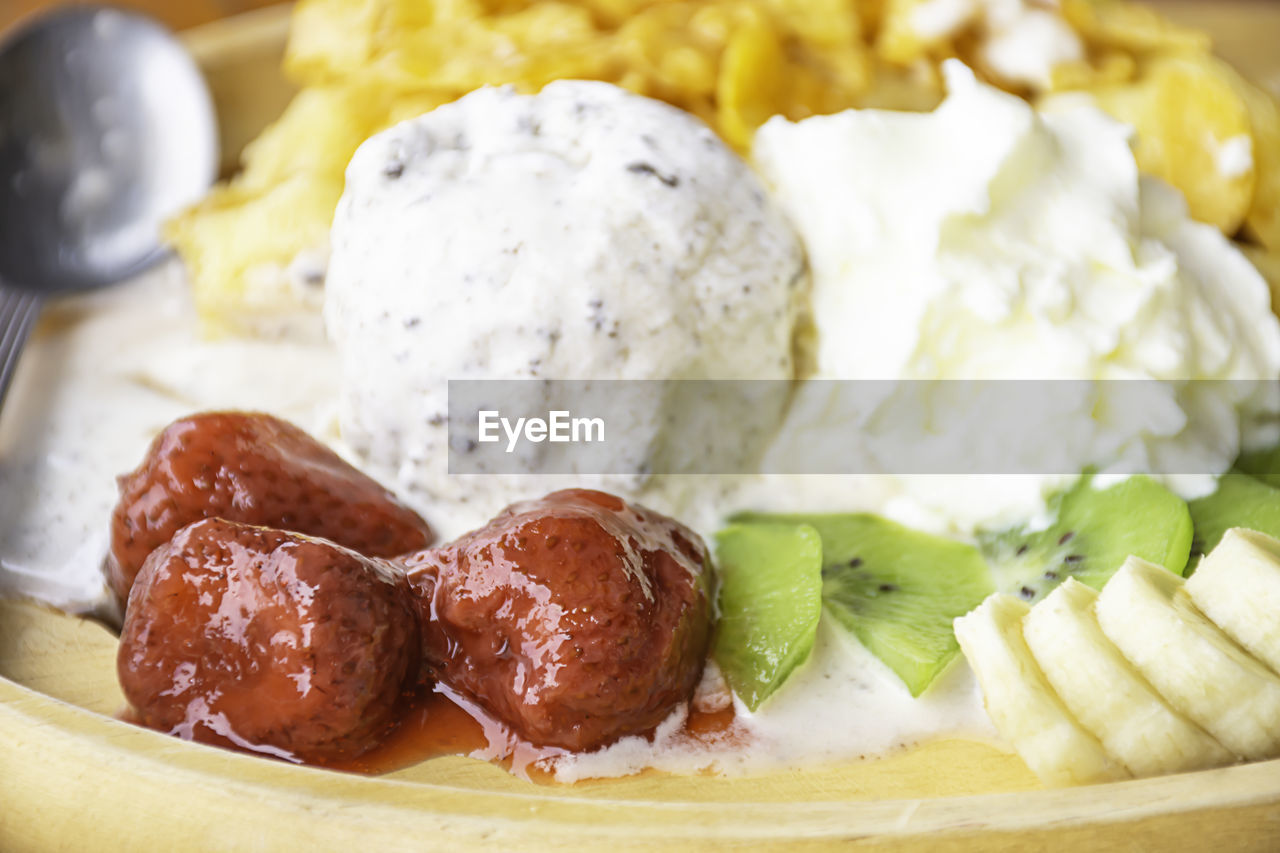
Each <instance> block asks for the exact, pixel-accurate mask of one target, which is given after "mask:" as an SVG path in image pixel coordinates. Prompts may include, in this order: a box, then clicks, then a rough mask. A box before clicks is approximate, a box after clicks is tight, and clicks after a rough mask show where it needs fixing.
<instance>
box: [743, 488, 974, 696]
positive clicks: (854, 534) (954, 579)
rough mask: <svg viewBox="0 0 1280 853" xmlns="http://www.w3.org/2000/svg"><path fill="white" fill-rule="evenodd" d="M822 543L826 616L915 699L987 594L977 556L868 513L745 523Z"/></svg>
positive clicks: (961, 545)
mask: <svg viewBox="0 0 1280 853" xmlns="http://www.w3.org/2000/svg"><path fill="white" fill-rule="evenodd" d="M745 518H746V519H753V520H756V521H763V520H769V521H772V522H778V521H787V522H791V523H803V524H806V525H808V526H810V527H812V528H813V529H815V530H817V531H818V534H819V535H820V536H821V537H822V577H823V583H822V600H823V602H824V603H825V604H826V606H827V612H828V613H830V614H831V616H832V617H833V618H834V619H835V620H836V622H838V623H839V624H840V625H841V626H842V627H844V628H845V629H847V630H848V631H850V632H851V633H852V634H853V635H854V636H855V637H857V638H858V641H859V642H861V643H862V645H863V646H865V647H866V648H867V650H868V651H870V652H871V653H872V654H874V655H875V656H876V657H878V658H880V660H882V661H883V662H884V663H885V664H886V665H887V666H888V667H889V668H890V669H892V670H893V671H894V672H895V673H896V674H897V675H898V677H899V678H901V679H902V681H903V683H904V684H906V686H907V689H908V690H910V691H911V695H912V696H919V695H920V694H921V693H923V692H924V690H925V688H927V687H928V686H929V684H930V683H931V682H932V681H933V680H934V678H936V677H937V676H938V674H939V673H941V672H942V671H943V670H944V669H946V667H947V664H949V663H950V662H951V661H952V659H953V658H955V656H956V654H957V652H958V651H959V649H960V647H959V644H957V643H956V638H955V633H954V632H953V631H952V628H951V623H952V621H953V620H955V619H956V618H957V617H959V616H963V615H964V614H966V613H968V612H969V611H970V610H972V609H973V608H975V607H977V606H978V605H979V604H980V603H981V602H982V600H983V599H984V598H986V597H987V595H989V594H990V593H991V592H992V591H993V587H992V584H991V573H990V571H989V570H988V569H987V565H986V563H985V562H983V559H982V555H981V554H980V553H979V552H978V549H977V548H974V547H973V546H972V545H966V544H964V543H963V542H955V541H953V540H950V539H943V538H941V537H938V536H930V535H929V534H927V533H921V532H919V531H916V530H911V529H909V528H906V527H903V526H902V525H900V524H895V523H894V522H892V521H889V520H887V519H884V518H880V517H879V516H875V515H870V514H866V513H851V514H839V515H789V516H760V515H755V516H746V517H745Z"/></svg>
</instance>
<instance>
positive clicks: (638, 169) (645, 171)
mask: <svg viewBox="0 0 1280 853" xmlns="http://www.w3.org/2000/svg"><path fill="white" fill-rule="evenodd" d="M627 171H628V172H631V173H633V174H636V175H653V176H654V177H655V178H657V179H658V180H660V181H662V182H663V183H664V184H666V185H667V186H669V187H671V188H672V189H675V188H676V187H678V186H680V179H679V178H678V177H676V176H675V175H664V174H662V173H661V172H659V171H658V170H657V169H656V168H655V167H654V166H653V164H652V163H645V162H643V161H636V162H635V163H631V164H629V165H628V166H627Z"/></svg>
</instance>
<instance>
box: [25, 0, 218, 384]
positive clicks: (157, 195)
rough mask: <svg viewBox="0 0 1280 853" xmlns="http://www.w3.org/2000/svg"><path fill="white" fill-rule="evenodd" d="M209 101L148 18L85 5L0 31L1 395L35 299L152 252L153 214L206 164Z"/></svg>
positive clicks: (117, 277)
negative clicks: (10, 31)
mask: <svg viewBox="0 0 1280 853" xmlns="http://www.w3.org/2000/svg"><path fill="white" fill-rule="evenodd" d="M216 122H217V119H216V118H215V114H214V109H213V101H212V99H211V98H210V96H209V90H208V88H207V87H206V86H205V82H204V79H203V78H202V77H201V76H200V72H199V70H198V69H197V68H196V66H195V63H194V62H193V61H192V60H191V57H190V56H188V55H187V53H186V51H185V50H184V49H183V48H182V46H181V45H180V44H179V43H178V42H177V40H176V39H175V38H174V37H173V36H172V35H171V34H170V33H169V32H168V31H166V30H165V29H164V28H163V27H161V26H160V25H159V24H157V23H155V22H154V21H152V20H150V19H149V18H146V17H143V16H141V15H138V14H135V13H133V12H125V11H122V10H119V9H111V8H104V7H94V6H76V7H71V8H67V9H63V10H61V11H58V12H55V13H53V14H50V15H47V16H44V17H41V18H39V19H37V20H35V21H33V22H31V23H30V24H28V25H27V26H25V27H23V28H21V29H19V30H18V31H16V32H14V33H13V34H12V35H10V36H9V37H8V38H6V39H4V40H3V41H2V42H0V404H3V402H4V395H5V392H6V391H7V390H8V387H9V380H10V378H11V377H12V375H13V371H14V368H15V366H16V365H17V362H18V354H19V352H20V351H21V349H22V346H23V344H24V343H25V342H26V340H27V336H28V335H29V334H30V333H31V328H32V326H34V325H35V320H36V317H37V316H38V314H39V312H40V307H41V304H42V303H43V301H44V300H45V299H46V298H49V297H53V296H58V295H61V294H66V293H72V292H77V291H83V290H90V289H94V288H99V287H104V286H106V285H109V284H114V283H116V282H119V281H123V280H124V279H127V278H129V277H131V276H133V275H135V274H136V273H138V272H141V271H142V270H144V269H146V268H147V267H148V266H150V265H151V264H153V263H155V261H157V260H158V259H160V258H161V257H163V256H164V250H163V248H162V246H161V243H160V235H159V226H160V224H161V223H162V222H163V221H164V220H165V219H166V218H167V217H169V216H170V215H172V214H174V213H176V212H177V211H178V210H180V209H181V208H182V207H184V206H185V205H187V204H190V203H191V202H193V201H195V200H196V199H198V198H199V197H200V196H201V195H203V194H204V192H205V191H206V190H207V189H208V188H209V186H210V184H212V182H213V180H214V179H215V178H216V176H217V164H218V151H217V148H218V142H217V139H218V136H217V123H216Z"/></svg>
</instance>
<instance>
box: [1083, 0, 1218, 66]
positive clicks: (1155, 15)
mask: <svg viewBox="0 0 1280 853" xmlns="http://www.w3.org/2000/svg"><path fill="white" fill-rule="evenodd" d="M1061 8H1062V15H1063V17H1064V18H1066V20H1067V23H1069V24H1070V25H1071V28H1072V29H1074V30H1075V31H1076V32H1077V33H1079V34H1080V35H1081V36H1083V37H1084V39H1085V41H1087V42H1089V43H1090V44H1091V45H1094V46H1099V47H1105V48H1118V49H1120V50H1123V51H1128V52H1132V53H1155V52H1160V53H1177V52H1208V50H1209V48H1210V42H1209V36H1208V34H1207V33H1202V32H1200V31H1199V30H1193V29H1190V28H1189V27H1182V26H1178V25H1177V24H1174V23H1173V22H1171V21H1169V20H1168V19H1167V18H1165V17H1164V16H1162V15H1161V14H1160V13H1159V12H1157V11H1156V10H1155V9H1152V8H1151V7H1149V6H1145V5H1142V4H1140V3H1130V2H1123V0H1063V2H1062V5H1061Z"/></svg>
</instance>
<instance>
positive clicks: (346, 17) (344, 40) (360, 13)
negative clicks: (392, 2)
mask: <svg viewBox="0 0 1280 853" xmlns="http://www.w3.org/2000/svg"><path fill="white" fill-rule="evenodd" d="M383 5H384V4H383V3H381V2H362V0H299V2H298V4H297V6H295V7H294V11H293V17H292V19H291V21H290V25H289V43H288V46H287V48H286V49H285V58H284V69H285V73H286V74H287V75H288V76H289V78H290V79H291V80H293V81H294V82H296V83H299V84H303V85H316V84H323V83H333V82H336V81H338V80H341V79H342V78H343V77H344V76H346V75H348V74H351V73H353V72H355V71H356V70H358V69H360V68H361V67H363V66H364V64H365V63H367V62H368V61H369V60H370V59H372V58H373V56H374V53H375V50H376V49H377V31H378V24H379V21H380V20H381V17H382V14H383V8H382V7H383Z"/></svg>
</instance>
